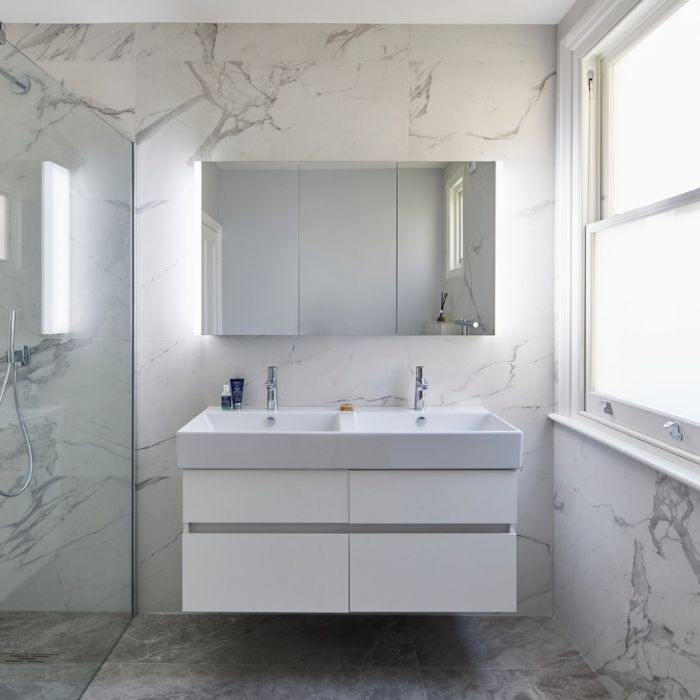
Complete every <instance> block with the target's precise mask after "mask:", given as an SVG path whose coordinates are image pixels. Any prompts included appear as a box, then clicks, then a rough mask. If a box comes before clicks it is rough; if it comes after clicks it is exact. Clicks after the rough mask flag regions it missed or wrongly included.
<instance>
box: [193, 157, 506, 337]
mask: <svg viewBox="0 0 700 700" xmlns="http://www.w3.org/2000/svg"><path fill="white" fill-rule="evenodd" d="M497 171H498V164H497V163H494V162H469V163H467V162H451V163H445V162H439V163H438V162H420V163H384V162H357V163H355V162H344V163H287V162H265V163H263V162H217V163H209V162H206V163H202V164H201V183H202V184H201V187H202V191H201V202H202V226H201V245H202V332H203V333H204V334H208V335H312V336H313V335H351V336H369V335H380V336H385V335H397V334H398V335H426V334H428V335H464V334H466V333H475V334H492V333H493V330H494V323H495V305H494V293H495V279H494V278H495V228H496V187H497Z"/></svg>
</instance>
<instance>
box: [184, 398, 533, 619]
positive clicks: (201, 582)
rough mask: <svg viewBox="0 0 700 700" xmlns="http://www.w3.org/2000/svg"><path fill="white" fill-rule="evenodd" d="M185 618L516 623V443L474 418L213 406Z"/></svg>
mask: <svg viewBox="0 0 700 700" xmlns="http://www.w3.org/2000/svg"><path fill="white" fill-rule="evenodd" d="M177 451H178V463H179V466H180V468H181V469H182V470H183V522H184V534H183V559H182V569H183V570H182V575H183V594H182V605H183V610H185V611H202V612H203V611H209V612H212V611H216V612H309V613H313V612H324V613H328V612H334V613H343V612H344V613H348V612H513V611H515V608H516V532H515V523H516V520H517V517H516V513H517V474H518V468H519V467H520V464H521V457H522V433H521V432H520V431H519V430H517V429H516V428H514V427H513V426H511V425H509V424H508V423H506V422H505V421H503V420H501V419H500V418H498V417H497V416H495V415H494V414H493V413H491V412H489V411H487V410H485V409H481V408H453V409H439V408H429V409H426V410H425V411H421V412H419V411H413V410H410V409H400V408H379V409H372V408H368V409H365V408H361V409H356V410H355V411H352V412H340V411H338V410H337V409H330V408H297V409H288V408H285V409H280V410H279V411H276V412H274V413H272V412H268V411H265V410H241V411H221V410H220V409H214V408H212V409H207V410H206V411H204V412H203V413H201V414H200V415H198V416H197V417H196V418H194V419H193V420H192V421H190V422H189V423H188V424H187V425H185V426H184V427H183V428H182V429H181V430H180V431H179V432H178V435H177Z"/></svg>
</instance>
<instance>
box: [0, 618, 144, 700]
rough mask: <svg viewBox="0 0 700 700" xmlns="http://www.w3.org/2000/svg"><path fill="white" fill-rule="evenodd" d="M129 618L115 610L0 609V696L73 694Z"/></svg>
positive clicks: (24, 698) (58, 698)
mask: <svg viewBox="0 0 700 700" xmlns="http://www.w3.org/2000/svg"><path fill="white" fill-rule="evenodd" d="M130 618H131V615H125V614H116V613H52V612H0V698H2V700H30V699H31V700H34V699H35V698H42V699H43V698H46V700H49V698H50V699H51V700H68V699H69V698H70V699H71V700H72V699H74V698H79V697H80V694H81V693H82V692H83V690H84V689H85V687H86V686H87V684H88V683H89V682H90V680H91V679H92V677H93V676H94V675H95V672H96V671H97V669H98V668H99V667H100V664H101V663H102V661H104V659H105V658H106V657H107V655H108V654H109V652H110V650H111V649H112V647H113V646H114V644H115V643H116V641H117V640H118V639H119V636H120V635H121V633H122V631H123V630H124V628H125V627H126V626H127V625H128V624H129V620H130ZM30 655H31V656H32V658H29V659H26V657H28V656H30ZM23 658H25V659H26V661H23V660H22V659H23ZM27 661H29V662H27Z"/></svg>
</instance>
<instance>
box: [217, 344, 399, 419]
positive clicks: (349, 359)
mask: <svg viewBox="0 0 700 700" xmlns="http://www.w3.org/2000/svg"><path fill="white" fill-rule="evenodd" d="M205 356H206V357H207V360H206V363H205V365H206V368H207V379H208V384H209V386H211V387H213V392H212V394H216V396H214V395H212V401H215V400H216V399H217V398H218V392H219V391H220V385H221V384H222V382H223V381H226V380H227V379H228V378H230V377H244V378H245V380H246V383H245V389H244V397H243V401H244V405H246V406H248V407H254V408H261V407H264V405H265V396H266V394H265V387H264V383H265V376H266V368H267V366H268V365H277V367H278V382H279V401H280V405H282V406H308V405H338V404H340V403H342V402H345V401H350V402H352V403H354V404H357V405H358V406H405V405H408V404H409V402H410V403H411V405H412V402H413V388H412V385H411V384H410V381H411V379H410V373H409V370H408V363H407V362H406V344H405V341H404V340H403V339H401V338H350V337H348V338H332V337H328V338H293V339H290V338H210V339H208V344H207V347H206V350H205Z"/></svg>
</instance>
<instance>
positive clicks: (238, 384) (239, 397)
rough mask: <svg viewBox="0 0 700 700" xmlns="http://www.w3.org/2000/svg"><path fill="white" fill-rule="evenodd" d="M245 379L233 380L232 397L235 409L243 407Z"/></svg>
mask: <svg viewBox="0 0 700 700" xmlns="http://www.w3.org/2000/svg"><path fill="white" fill-rule="evenodd" d="M244 381H245V380H244V379H240V378H236V379H231V396H232V398H233V409H234V411H235V410H238V409H240V408H242V407H243V382H244Z"/></svg>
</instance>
